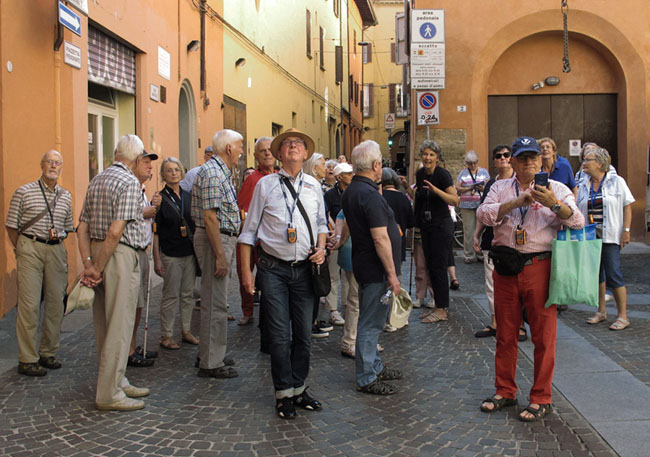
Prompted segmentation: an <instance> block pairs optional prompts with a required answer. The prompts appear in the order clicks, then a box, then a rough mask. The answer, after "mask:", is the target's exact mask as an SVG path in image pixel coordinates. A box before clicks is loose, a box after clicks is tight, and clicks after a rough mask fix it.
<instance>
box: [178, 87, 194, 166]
mask: <svg viewBox="0 0 650 457" xmlns="http://www.w3.org/2000/svg"><path fill="white" fill-rule="evenodd" d="M196 144H197V143H196V105H195V103H194V92H193V91H192V85H191V84H190V82H189V81H188V80H187V79H186V80H184V81H183V83H182V84H181V90H180V92H179V94H178V158H179V160H180V161H181V163H182V164H183V166H184V167H185V169H186V170H189V169H190V168H193V167H195V166H196V147H197V146H196Z"/></svg>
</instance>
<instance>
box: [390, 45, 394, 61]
mask: <svg viewBox="0 0 650 457" xmlns="http://www.w3.org/2000/svg"><path fill="white" fill-rule="evenodd" d="M390 61H391V62H392V63H395V43H391V44H390Z"/></svg>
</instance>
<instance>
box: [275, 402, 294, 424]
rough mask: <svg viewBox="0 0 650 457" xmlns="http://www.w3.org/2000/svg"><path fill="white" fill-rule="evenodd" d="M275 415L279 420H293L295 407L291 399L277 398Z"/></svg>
mask: <svg viewBox="0 0 650 457" xmlns="http://www.w3.org/2000/svg"><path fill="white" fill-rule="evenodd" d="M275 414H277V415H278V417H279V418H281V419H295V418H296V407H295V406H294V404H293V398H291V397H285V398H277V399H276V400H275Z"/></svg>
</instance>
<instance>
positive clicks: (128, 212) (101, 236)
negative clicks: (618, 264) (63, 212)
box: [79, 161, 147, 249]
mask: <svg viewBox="0 0 650 457" xmlns="http://www.w3.org/2000/svg"><path fill="white" fill-rule="evenodd" d="M143 209H144V208H143V203H142V191H141V187H140V182H139V181H138V179H137V178H136V177H135V175H134V174H133V172H132V171H131V169H130V168H129V167H128V166H126V165H125V164H124V163H122V162H119V161H116V162H113V164H112V165H111V166H110V167H108V168H107V169H106V170H104V171H103V172H101V173H100V174H98V175H97V176H95V177H94V178H93V179H92V181H90V184H89V185H88V191H87V192H86V200H85V201H84V206H83V209H82V210H81V216H80V217H79V220H80V221H81V222H85V223H87V224H88V226H89V228H90V238H91V239H93V240H105V239H106V235H107V234H108V229H109V227H110V226H111V224H112V223H113V221H126V226H125V227H124V230H123V231H122V237H121V238H120V243H122V244H126V245H127V246H131V247H132V248H135V249H144V248H146V247H147V234H146V232H145V230H144V222H143V213H142V211H143Z"/></svg>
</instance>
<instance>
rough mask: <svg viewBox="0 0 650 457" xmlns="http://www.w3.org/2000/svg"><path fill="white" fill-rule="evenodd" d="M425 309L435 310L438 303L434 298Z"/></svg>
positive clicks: (426, 304)
mask: <svg viewBox="0 0 650 457" xmlns="http://www.w3.org/2000/svg"><path fill="white" fill-rule="evenodd" d="M424 306H425V308H429V309H433V308H435V307H436V301H435V300H434V299H433V298H432V299H431V300H429V301H428V302H427V303H425V304H424Z"/></svg>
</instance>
